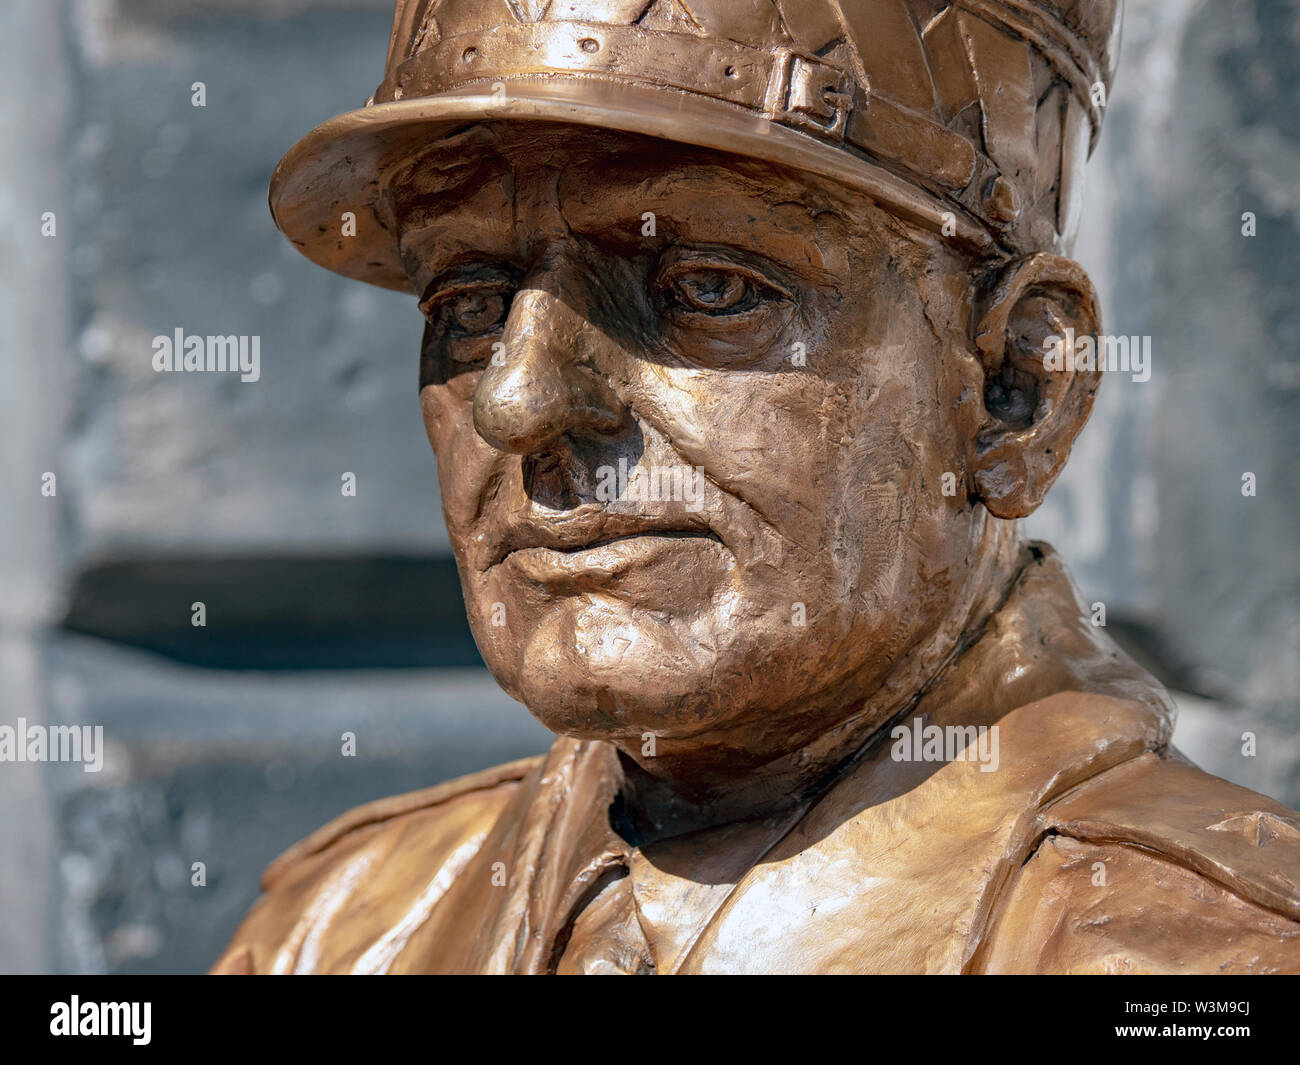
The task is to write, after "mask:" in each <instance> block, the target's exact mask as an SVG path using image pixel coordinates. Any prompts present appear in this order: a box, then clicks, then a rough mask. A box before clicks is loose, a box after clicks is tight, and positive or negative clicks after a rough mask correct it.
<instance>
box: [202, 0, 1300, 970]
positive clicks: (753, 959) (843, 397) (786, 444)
mask: <svg viewBox="0 0 1300 1065" xmlns="http://www.w3.org/2000/svg"><path fill="white" fill-rule="evenodd" d="M1118 6H1119V5H1118V0H1087V2H1083V0H1077V2H1076V0H951V2H949V0H838V2H835V0H399V3H398V4H397V12H396V18H395V21H394V27H393V35H392V43H391V46H390V49H389V54H388V63H387V76H386V78H385V80H384V82H383V84H382V85H381V86H380V88H379V90H378V91H377V92H376V94H375V97H374V98H373V100H372V101H371V102H370V103H369V104H368V105H367V106H366V107H365V108H364V109H362V110H358V111H354V112H351V113H349V114H345V115H343V116H341V117H338V118H335V119H333V120H332V121H330V122H327V123H325V124H324V125H322V126H320V127H319V128H317V129H316V130H315V131H313V132H312V133H310V134H309V135H308V136H307V137H306V138H305V139H304V140H303V141H302V142H300V143H299V144H298V145H297V146H295V147H294V148H293V149H292V150H291V151H290V152H289V154H288V155H287V156H286V157H285V158H284V160H283V161H282V162H281V164H280V166H279V168H278V169H277V171H276V173H275V176H274V178H273V180H272V184H271V206H272V210H273V212H274V214H275V218H276V221H277V223H278V225H279V226H280V228H281V229H282V230H283V231H284V233H285V234H286V235H287V236H288V237H289V239H290V240H292V241H293V242H294V244H295V245H296V246H297V247H298V248H299V249H300V250H301V251H302V252H303V253H304V254H305V255H307V256H308V257H309V258H311V259H312V260H314V261H315V262H317V263H319V264H321V265H323V266H326V267H328V268H330V269H332V270H336V271H338V272H340V273H342V274H345V275H347V276H349V277H353V278H357V279H359V280H362V281H367V282H370V283H372V284H377V285H382V286H385V287H388V288H394V289H400V290H404V291H413V292H414V293H416V295H417V297H418V299H419V306H420V308H421V310H422V311H423V313H424V315H425V318H426V319H427V323H428V324H427V326H426V329H425V333H424V341H423V347H422V351H421V355H420V398H421V403H422V408H423V412H424V418H425V422H426V425H427V428H428V433H429V438H430V441H431V443H432V445H433V448H434V451H435V452H436V454H437V460H438V470H439V477H440V482H441V486H442V501H443V507H444V511H445V514H446V520H447V528H448V530H449V532H450V536H451V542H452V544H453V546H454V548H455V553H456V558H457V562H458V564H459V567H460V574H461V580H462V584H463V587H464V592H465V601H466V604H467V606H468V610H469V614H470V620H471V623H472V625H473V629H474V633H475V636H476V638H477V641H478V645H479V647H480V649H481V651H482V653H483V657H484V659H485V660H486V662H487V664H488V666H489V667H490V669H491V670H492V672H493V673H494V675H495V676H496V678H497V679H498V681H499V682H500V683H501V684H502V685H503V686H504V687H505V689H506V690H507V691H508V692H510V694H512V695H513V696H515V697H516V698H518V699H520V700H521V701H522V702H524V703H525V704H526V705H527V706H528V708H529V709H530V710H531V711H532V712H533V713H534V714H535V715H536V716H537V717H538V718H539V719H540V720H541V721H542V722H543V723H545V724H546V725H547V726H549V727H550V728H551V729H552V730H554V731H555V732H557V733H559V734H560V738H559V739H558V740H557V741H556V743H555V744H554V746H553V747H552V748H551V750H550V752H549V753H548V754H546V755H545V756H543V757H538V758H531V759H526V760H523V761H520V762H516V763H513V764H510V765H505V766H501V767H499V768H496V769H492V770H488V771H486V772H482V773H477V774H474V775H472V776H469V777H465V778H463V779H460V780H456V781H452V782H450V783H445V784H441V785H438V786H437V787H433V788H430V789H428V790H426V791H422V792H418V793H415V794H411V795H404V796H399V797H397V798H393V799H386V800H382V801H380V802H376V803H373V804H370V805H368V806H365V807H362V808H360V809H358V810H354V811H352V812H351V813H348V814H345V815H344V816H343V817H341V818H339V819H338V820H336V821H335V822H333V823H332V824H330V825H328V826H326V827H325V828H323V829H321V830H320V831H319V832H317V833H316V834H314V835H313V836H311V837H309V838H308V839H306V840H304V841H303V842H301V843H299V844H298V845H297V846H295V847H293V848H292V849H291V850H290V851H289V852H288V853H287V854H285V855H284V856H282V857H281V858H280V859H278V860H277V861H276V862H275V863H274V864H273V865H272V866H271V867H270V869H268V870H267V873H266V875H265V877H264V881H263V882H264V886H265V889H266V895H265V897H264V898H263V899H262V900H261V901H260V902H259V903H258V905H257V906H256V907H255V909H254V910H253V911H252V912H251V913H250V915H249V916H248V918H247V919H246V920H245V922H244V924H243V926H242V927H241V928H240V930H239V932H238V933H237V934H236V936H235V938H234V941H233V942H232V944H231V945H230V947H229V948H228V950H227V951H226V953H225V954H224V956H223V957H222V959H221V960H220V962H219V963H218V965H217V970H218V971H222V972H356V973H385V972H387V973H403V972H494V973H504V972H524V973H576V972H587V973H599V972H608V973H700V972H931V973H940V972H942V973H959V972H961V973H968V972H969V973H976V972H1009V971H1019V972H1197V971H1213V972H1275V971H1297V970H1300V886H1298V885H1300V818H1298V817H1297V815H1296V814H1295V813H1294V812H1292V811H1290V810H1288V809H1287V808H1285V807H1283V806H1281V805H1280V804H1278V803H1276V802H1273V801H1271V800H1269V799H1267V798H1264V797H1262V796H1260V795H1256V794H1253V793H1252V792H1250V791H1247V790H1245V789H1243V788H1240V787H1237V786H1235V785H1232V784H1229V783H1227V782H1225V781H1222V780H1219V779H1217V778H1214V777H1211V776H1209V775H1207V774H1205V773H1203V772H1202V771H1200V770H1198V769H1196V768H1195V767H1193V766H1192V765H1190V764H1189V763H1187V762H1186V761H1185V760H1184V759H1182V758H1181V757H1180V756H1179V755H1178V754H1177V753H1176V752H1175V751H1174V750H1173V749H1172V748H1171V747H1170V746H1169V737H1170V731H1171V724H1172V705H1171V703H1170V701H1169V699H1168V697H1167V695H1166V694H1165V692H1164V691H1163V690H1162V689H1161V688H1160V687H1159V686H1158V685H1157V683H1156V682H1155V681H1154V680H1153V679H1152V678H1151V677H1149V676H1148V675H1147V674H1145V673H1144V672H1143V671H1142V670H1141V669H1139V668H1138V667H1137V666H1136V665H1135V664H1134V663H1133V662H1131V661H1130V660H1129V659H1128V658H1126V657H1125V656H1124V655H1123V654H1122V653H1121V652H1120V651H1119V650H1118V649H1117V648H1116V647H1115V645H1114V644H1113V643H1112V642H1111V641H1110V639H1109V638H1108V637H1107V636H1106V634H1105V632H1104V630H1103V629H1101V628H1098V627H1096V626H1094V625H1093V624H1092V621H1091V618H1090V617H1089V616H1088V613H1087V611H1086V610H1085V608H1084V607H1083V605H1082V604H1081V603H1080V602H1079V600H1078V598H1077V595H1076V593H1075V591H1074V590H1073V587H1072V585H1071V583H1070V579H1069V577H1068V575H1067V574H1066V572H1065V570H1064V568H1063V567H1062V564H1061V562H1060V561H1059V560H1058V559H1057V557H1056V555H1055V554H1054V553H1053V552H1052V550H1051V549H1050V548H1049V547H1047V546H1046V545H1043V544H1034V543H1029V542H1026V541H1025V540H1024V538H1023V537H1022V534H1021V532H1020V527H1019V519H1020V518H1023V517H1024V516H1026V515H1028V514H1029V513H1030V512H1032V511H1033V510H1034V509H1035V508H1036V507H1037V506H1038V505H1039V503H1040V502H1041V500H1042V499H1043V496H1044V494H1045V493H1046V492H1047V490H1048V488H1049V487H1050V486H1051V484H1052V481H1053V480H1054V479H1055V477H1056V475H1057V474H1058V473H1059V471H1060V470H1061V467H1062V465H1063V464H1064V462H1065V460H1066V457H1067V456H1068V454H1069V451H1070V448H1071V445H1072V444H1073V442H1074V439H1075V436H1076V434H1078V432H1079V431H1080V430H1081V429H1082V427H1083V425H1084V423H1085V421H1086V420H1087V418H1088V415H1089V412H1090V410H1091V407H1092V403H1093V399H1094V397H1095V395H1096V391H1097V388H1098V385H1099V383H1100V377H1101V373H1100V371H1099V370H1098V369H1095V368H1093V367H1091V366H1089V365H1088V364H1087V363H1086V362H1083V361H1081V362H1080V363H1079V364H1077V365H1071V366H1069V367H1067V368H1060V367H1055V366H1053V367H1050V368H1049V367H1048V365H1047V360H1045V358H1044V354H1043V353H1044V351H1045V350H1047V349H1049V348H1050V347H1051V345H1052V344H1053V343H1054V342H1055V340H1054V338H1060V337H1062V336H1065V335H1070V333H1067V331H1071V332H1072V335H1075V336H1078V337H1091V336H1093V335H1095V334H1097V333H1098V332H1099V329H1100V324H1099V319H1098V309H1097V304H1096V298H1095V295H1094V293H1093V290H1092V286H1091V284H1090V282H1089V280H1088V278H1087V276H1086V275H1085V273H1084V272H1083V271H1082V269H1081V268H1080V267H1079V266H1077V265H1076V264H1075V263H1074V262H1072V261H1071V260H1070V259H1068V258H1065V257H1064V256H1065V255H1066V254H1067V253H1068V250H1069V248H1070V245H1071V241H1072V235H1073V231H1074V228H1075V225H1076V222H1077V218H1078V206H1079V199H1080V184H1081V172H1082V168H1083V164H1084V162H1085V159H1086V157H1087V155H1088V154H1089V151H1090V148H1091V145H1092V144H1093V142H1094V141H1095V139H1096V137H1097V133H1098V129H1099V126H1100V122H1101V115H1102V111H1103V106H1102V105H1103V103H1104V91H1105V87H1106V86H1108V84H1109V81H1110V77H1111V73H1112V63H1113V59H1114V56H1115V48H1116V42H1115V35H1116V30H1117V27H1118V15H1119V12H1118Z"/></svg>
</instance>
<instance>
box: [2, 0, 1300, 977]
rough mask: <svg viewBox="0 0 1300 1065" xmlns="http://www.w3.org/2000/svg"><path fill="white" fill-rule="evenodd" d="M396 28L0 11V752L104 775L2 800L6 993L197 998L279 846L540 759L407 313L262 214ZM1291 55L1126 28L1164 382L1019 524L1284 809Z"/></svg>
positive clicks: (1104, 190)
mask: <svg viewBox="0 0 1300 1065" xmlns="http://www.w3.org/2000/svg"><path fill="white" fill-rule="evenodd" d="M390 10H391V8H390V3H389V0H294V2H273V0H201V2H200V0H10V2H9V3H7V4H6V5H5V6H4V11H3V15H0V26H2V27H3V31H4V32H3V33H0V144H2V145H3V146H4V150H3V153H2V154H0V242H2V243H0V323H2V327H3V333H4V351H3V359H2V360H0V375H2V376H0V452H2V453H3V460H2V461H0V488H2V490H0V582H2V583H0V587H2V588H3V595H0V724H13V723H14V721H15V719H16V718H18V717H19V716H24V717H26V719H27V720H28V721H31V722H34V723H35V722H51V723H90V724H101V725H103V726H104V729H105V734H106V737H107V742H108V753H107V758H106V766H105V769H104V771H103V772H102V773H99V774H86V773H83V772H82V771H81V768H80V767H78V766H75V765H46V766H39V767H34V766H31V765H28V764H21V763H6V764H2V765H0V914H2V915H3V916H2V917H0V970H3V971H18V972H72V973H94V972H187V971H200V970H202V969H204V968H206V967H207V966H208V965H209V964H210V963H211V962H212V960H213V959H214V958H215V956H216V954H217V952H218V951H219V950H220V948H221V946H222V945H223V944H224V942H225V941H226V939H227V937H228V936H229V934H230V933H231V931H232V930H233V928H234V926H235V924H236V922H237V921H238V918H239V915H240V914H241V913H242V912H243V911H244V910H245V909H246V907H247V906H248V904H249V903H250V902H251V901H252V900H253V898H254V897H255V895H256V892H257V887H256V877H257V873H258V871H259V870H260V868H261V867H262V866H263V865H264V864H265V863H266V862H267V861H268V860H270V859H271V858H272V857H274V855H275V854H277V853H278V852H279V851H280V850H282V849H283V848H284V847H285V846H287V845H288V844H290V843H291V842H293V841H294V840H295V839H297V838H299V837H300V836H302V835H304V834H305V833H307V832H308V831H310V830H311V829H313V828H315V827H316V826H318V825H320V824H321V823H323V822H324V821H325V820H327V819H329V818H330V817H332V816H334V815H335V814H337V813H339V812H341V811H343V810H345V809H347V808H348V807H350V806H353V805H355V804H357V803H359V802H363V801H366V800H367V799H371V798H375V797H379V796H382V795H389V794H393V793H396V792H399V791H402V790H407V789H411V788H416V787H421V786H424V785H426V784H429V783H434V782H437V781H439V780H442V779H445V778H447V777H449V776H453V775H456V774H459V773H463V772H467V771H470V770H473V769H476V768H480V767H483V766H486V765H489V764H492V763H495V762H499V761H502V760H505V759H508V758H512V757H517V756H519V755H522V754H526V753H530V752H533V751H537V750H540V749H542V748H543V747H544V746H545V744H546V742H547V734H546V733H545V732H544V731H543V730H542V729H541V728H540V726H538V725H537V724H536V723H535V722H533V721H532V719H531V718H530V717H529V716H528V714H527V713H526V712H525V711H524V710H523V709H522V708H520V707H519V706H517V705H516V704H514V703H512V702H511V701H510V700H508V699H507V698H506V697H505V696H504V695H502V694H501V693H500V692H499V691H498V690H497V689H496V687H495V685H494V684H493V683H492V681H491V679H490V678H489V677H488V676H487V675H486V673H485V672H484V671H483V670H482V668H481V666H480V665H478V664H477V660H476V658H475V656H474V653H473V650H472V646H470V645H469V644H468V643H467V640H468V636H467V632H466V630H465V626H464V623H463V619H462V618H461V615H460V603H459V598H458V596H459V592H458V590H457V588H456V586H455V583H454V579H453V578H452V577H451V576H450V574H451V570H450V566H449V564H448V562H447V558H448V548H447V541H446V534H445V531H444V529H443V525H442V519H441V515H440V512H439V506H438V502H437V485H436V480H435V476H434V467H433V461H432V458H431V456H430V455H429V454H428V451H427V444H426V442H425V439H424V434H423V430H422V427H421V424H420V419H419V411H418V407H417V404H416V389H415V381H416V358H415V354H416V350H417V342H418V338H419V330H420V320H419V316H418V314H417V313H416V312H415V310H414V307H413V306H412V305H411V303H410V302H409V301H408V300H406V299H404V298H402V297H399V296H396V295H392V294H387V293H383V292H380V291H377V290H370V289H367V288H364V287H363V286H360V285H356V284H352V283H349V282H345V281H343V280H341V279H339V278H337V277H334V276H332V275H330V274H328V273H326V272H324V271H322V270H319V269H317V268H316V267H314V266H312V265H311V264H309V263H308V262H307V261H306V260H304V259H302V258H300V257H299V256H298V255H297V253H296V252H294V251H293V250H292V249H291V248H290V246H289V245H288V244H287V243H286V242H285V241H284V240H282V239H281V238H280V237H279V236H278V234H277V233H276V232H275V230H274V227H273V226H272V224H271V221H270V218H269V215H268V213H267V209H266V183H267V179H268V177H269V174H270V172H271V169H272V168H273V166H274V164H275V162H276V161H277V159H278V158H279V156H280V155H281V154H282V152H283V151H284V150H285V149H286V148H287V147H288V146H289V145H290V144H291V143H293V141H294V140H295V139H296V138H297V137H298V136H300V135H301V134H302V133H303V132H305V131H306V130H307V129H308V128H310V127H311V126H312V125H314V124H315V123H316V122H318V121H320V120H323V119H324V118H327V117H329V116H331V115H333V114H335V113H337V112H340V111H343V110H346V109H349V108H351V107H355V106H358V105H359V104H360V103H361V102H362V101H363V100H364V99H365V98H366V96H367V95H369V93H370V92H371V91H372V89H373V88H374V86H375V84H376V83H377V82H378V80H379V77H380V71H381V67H382V63H383V57H384V53H385V48H386V43H387V33H388V19H389V14H390ZM1298 50H1300V5H1297V4H1296V3H1291V2H1286V0H1129V11H1128V15H1127V18H1126V24H1125V45H1124V49H1123V58H1122V65H1121V74H1120V77H1119V80H1118V82H1117V84H1116V86H1115V89H1114V92H1113V94H1112V97H1111V99H1110V101H1109V102H1108V106H1107V120H1106V129H1105V132H1104V134H1103V137H1102V140H1101V145H1100V147H1099V149H1098V152H1097V154H1096V155H1095V156H1094V158H1093V162H1092V165H1091V168H1090V177H1089V193H1088V199H1087V207H1086V210H1085V216H1084V224H1083V235H1082V237H1081V240H1080V243H1079V247H1078V249H1077V253H1078V257H1079V259H1080V260H1081V261H1082V262H1083V263H1084V264H1085V266H1087V267H1088V268H1089V270H1090V271H1091V272H1092V274H1093V277H1094V278H1095V280H1096V281H1097V284H1098V288H1099V290H1100V292H1101V295H1102V299H1103V305H1104V307H1105V308H1106V320H1107V326H1106V328H1107V331H1108V332H1111V333H1120V334H1135V335H1150V336H1151V337H1152V338H1153V343H1154V372H1153V375H1152V378H1151V380H1150V381H1149V382H1146V383H1144V384H1136V383H1133V382H1131V381H1129V380H1127V379H1125V378H1123V377H1120V376H1118V375H1115V376H1113V377H1112V378H1111V379H1109V380H1107V382H1106V384H1105V386H1104V387H1103V390H1102V393H1101V398H1100V400H1099V403H1098V405H1097V410H1096V413H1095V415H1094V418H1093V424H1092V425H1091V426H1090V428H1089V429H1088V431H1087V432H1086V433H1085V435H1084V438H1083V440H1082V442H1081V444H1080V445H1079V447H1078V448H1077V450H1076V453H1075V455H1074V457H1073V459H1072V460H1071V465H1070V467H1069V469H1068V471H1067V473H1066V475H1065V477H1064V480H1063V482H1062V483H1061V484H1060V485H1058V487H1057V488H1056V489H1055V490H1054V491H1053V493H1052V496H1051V498H1050V500H1049V503H1048V505H1047V506H1046V507H1045V508H1044V510H1043V511H1042V512H1041V513H1040V514H1039V515H1036V516H1035V518H1034V519H1033V520H1032V523H1031V525H1032V531H1033V532H1034V533H1036V534H1037V535H1040V536H1042V537H1044V538H1046V539H1049V540H1050V541H1052V542H1053V543H1054V544H1055V545H1056V546H1057V548H1058V549H1059V550H1060V551H1061V552H1062V554H1063V555H1064V556H1065V558H1066V559H1067V561H1068V562H1069V563H1070V564H1071V566H1072V568H1073V570H1074V573H1075V576H1076V578H1077V580H1078V582H1079V584H1080V586H1081V588H1082V589H1083V591H1084V594H1085V597H1086V598H1087V599H1088V600H1089V601H1099V602H1103V603H1105V604H1106V608H1107V617H1108V625H1109V627H1110V630H1111V631H1112V633H1113V634H1115V635H1116V636H1117V637H1118V638H1120V639H1121V641H1122V642H1123V643H1124V644H1125V646H1126V647H1128V648H1129V650H1130V652H1131V653H1133V654H1134V655H1135V656H1136V657H1138V658H1139V659H1141V660H1142V661H1143V662H1144V663H1146V664H1147V665H1148V666H1149V667H1150V668H1152V669H1153V670H1154V671H1155V672H1156V673H1157V674H1158V675H1159V676H1160V677H1161V678H1162V679H1163V680H1165V681H1166V683H1168V684H1169V685H1170V687H1171V688H1172V689H1173V690H1174V691H1175V692H1176V697H1177V699H1178V702H1179V704H1180V711H1181V717H1180V723H1179V727H1178V733H1177V736H1176V742H1178V743H1179V745H1180V746H1181V747H1182V748H1183V749H1184V750H1185V751H1186V752H1187V753H1188V754H1189V755H1190V756H1191V757H1192V758H1193V759H1195V760H1196V761H1198V762H1200V763H1201V764H1202V765H1204V766H1206V767H1207V768H1209V769H1211V770H1212V771H1214V772H1217V773H1219V774H1221V775H1223V776H1225V777H1227V778H1229V779H1231V780H1234V781H1238V782H1240V783H1243V784H1245V785H1248V786H1250V787H1254V788H1257V789H1259V790H1263V791H1266V792H1269V793H1271V794H1274V795H1276V796H1278V797H1280V798H1282V799H1284V800H1286V801H1288V802H1289V803H1291V804H1292V805H1300V737H1298V736H1297V733H1298V731H1300V723H1298V721H1297V717H1296V709H1297V705H1296V704H1297V697H1296V690H1297V681H1298V679H1300V677H1298V670H1300V666H1298V663H1300V654H1298V653H1297V652H1298V650H1300V648H1298V646H1297V645H1298V644H1300V611H1298V609H1297V603H1298V601H1300V600H1298V597H1297V584H1298V580H1297V578H1298V576H1300V573H1298V568H1297V555H1296V551H1295V543H1296V529H1297V518H1298V517H1300V514H1298V509H1300V508H1298V507H1297V503H1296V497H1297V478H1296V475H1295V474H1296V469H1297V461H1298V459H1300V446H1298V444H1300V419H1298V418H1297V414H1298V413H1300V394H1298V390H1300V361H1298V359H1300V355H1298V353H1297V344H1296V342H1295V337H1296V335H1297V331H1298V330H1300V317H1298V315H1300V311H1298V310H1297V305H1296V280H1297V277H1300V180H1298V179H1297V174H1300V84H1298V82H1300V63H1297V61H1296V57H1297V51H1298ZM196 81H202V82H204V83H205V85H206V91H207V106H206V107H204V108H195V107H192V106H191V86H192V84H193V83H194V82H196ZM45 211H53V212H55V214H56V218H57V235H56V236H55V237H54V238H43V237H42V236H41V235H40V218H41V215H42V213H43V212H45ZM1247 211H1249V212H1253V213H1254V215H1255V217H1256V220H1257V222H1256V224H1257V235H1256V236H1254V237H1250V238H1248V237H1245V236H1243V235H1242V215H1243V213H1244V212H1247ZM177 326H183V327H184V328H185V330H186V331H187V332H188V333H197V334H207V333H214V334H230V333H236V334H250V335H251V334H258V335H260V336H261V338H262V380H261V382H260V383H259V384H258V385H256V386H245V385H241V384H238V383H236V382H235V381H233V380H230V379H225V380H218V379H216V378H214V377H212V376H210V375H158V374H154V373H153V372H152V370H151V368H150V362H149V360H150V356H151V349H150V341H151V339H152V337H153V336H155V335H156V334H160V333H170V332H171V331H172V330H173V329H174V328H175V327H177ZM345 471H348V472H354V473H355V474H356V475H357V481H358V494H357V497H356V498H355V499H347V498H344V497H342V495H341V493H340V491H339V486H340V477H341V474H342V473H343V472H345ZM46 472H53V473H55V474H56V476H57V494H56V495H55V496H54V497H43V496H42V495H41V494H40V491H39V488H40V482H41V477H42V474H44V473H46ZM1245 472H1252V473H1254V474H1255V475H1256V478H1257V482H1258V492H1257V495H1256V496H1254V497H1253V498H1249V497H1244V496H1243V495H1242V492H1241V477H1242V474H1243V473H1245ZM198 600H202V601H205V602H207V603H208V606H209V611H210V617H209V627H208V628H207V629H200V630H195V629H193V628H192V627H191V626H190V625H189V620H190V604H191V602H193V601H198ZM196 634H199V635H196ZM345 731H352V732H355V733H356V735H357V742H358V754H357V757H355V758H343V757H341V756H340V736H341V734H342V733H343V732H345ZM1246 731H1249V732H1252V733H1254V734H1255V735H1256V736H1257V737H1258V753H1257V755H1256V756H1255V757H1245V756H1243V754H1242V733H1243V732H1246ZM196 861H202V862H204V863H205V865H206V873H207V884H206V886H204V887H194V886H192V885H191V868H192V863H194V862H196Z"/></svg>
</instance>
